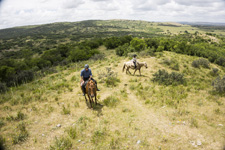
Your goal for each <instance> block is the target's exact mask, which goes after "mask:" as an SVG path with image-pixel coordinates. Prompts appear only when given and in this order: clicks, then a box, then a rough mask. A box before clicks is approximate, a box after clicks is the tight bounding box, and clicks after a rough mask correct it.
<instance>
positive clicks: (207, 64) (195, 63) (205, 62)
mask: <svg viewBox="0 0 225 150" xmlns="http://www.w3.org/2000/svg"><path fill="white" fill-rule="evenodd" d="M191 65H192V66H193V67H195V68H199V67H200V66H202V67H204V68H208V69H209V68H210V62H209V61H208V60H207V59H204V58H200V59H197V60H194V61H193V62H192V64H191Z"/></svg>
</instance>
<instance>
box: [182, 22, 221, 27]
mask: <svg viewBox="0 0 225 150" xmlns="http://www.w3.org/2000/svg"><path fill="white" fill-rule="evenodd" d="M179 23H181V24H187V25H195V26H196V25H199V26H225V23H213V22H179Z"/></svg>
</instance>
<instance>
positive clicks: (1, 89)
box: [0, 82, 8, 93]
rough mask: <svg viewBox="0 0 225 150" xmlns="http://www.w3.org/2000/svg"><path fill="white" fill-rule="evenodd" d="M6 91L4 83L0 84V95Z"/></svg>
mask: <svg viewBox="0 0 225 150" xmlns="http://www.w3.org/2000/svg"><path fill="white" fill-rule="evenodd" d="M7 90H8V88H7V86H6V84H5V83H2V82H0V93H4V92H6V91H7Z"/></svg>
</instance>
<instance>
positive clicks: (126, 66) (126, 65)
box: [123, 61, 148, 75]
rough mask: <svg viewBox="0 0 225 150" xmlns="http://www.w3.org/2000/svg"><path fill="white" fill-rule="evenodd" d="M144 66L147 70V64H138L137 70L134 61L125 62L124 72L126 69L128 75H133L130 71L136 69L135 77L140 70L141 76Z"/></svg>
mask: <svg viewBox="0 0 225 150" xmlns="http://www.w3.org/2000/svg"><path fill="white" fill-rule="evenodd" d="M143 66H145V68H148V66H147V63H146V62H137V67H136V68H135V67H134V63H133V62H132V61H128V62H125V63H124V65H123V72H124V69H125V68H126V73H127V72H129V73H130V74H131V72H130V71H129V69H134V70H135V71H134V74H133V75H135V72H136V71H137V70H139V73H140V75H141V67H143Z"/></svg>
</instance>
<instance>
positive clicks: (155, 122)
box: [118, 65, 204, 149]
mask: <svg viewBox="0 0 225 150" xmlns="http://www.w3.org/2000/svg"><path fill="white" fill-rule="evenodd" d="M119 66H121V65H119ZM144 69H145V68H144ZM118 70H119V69H118ZM118 74H119V77H121V78H122V79H121V81H122V83H121V86H123V85H124V84H127V93H128V101H126V103H127V104H126V105H130V107H131V108H132V110H133V111H134V112H135V113H136V115H137V116H135V120H134V122H133V124H134V125H135V126H136V127H138V128H139V129H141V131H140V134H142V133H144V135H145V136H146V133H145V132H147V133H149V137H145V138H146V140H147V141H148V143H154V144H155V145H161V143H162V141H163V140H165V141H167V140H170V141H171V140H172V141H174V142H176V143H173V142H171V143H169V144H168V143H167V148H169V149H179V148H182V149H192V148H193V146H192V145H191V143H190V141H193V140H197V139H198V140H200V141H204V137H203V135H201V134H200V133H199V131H198V130H197V129H195V128H190V127H189V126H188V125H187V124H186V123H185V124H182V123H181V124H174V123H173V122H171V121H170V120H169V118H168V117H167V116H163V115H162V114H157V112H156V111H155V110H154V109H151V108H148V107H147V106H146V105H145V104H144V102H143V101H142V100H140V99H139V98H138V97H137V96H136V95H135V93H134V91H131V90H130V89H129V84H130V82H129V79H130V78H129V76H130V75H126V73H125V72H124V73H121V71H118ZM121 86H120V87H121ZM162 111H163V108H162ZM159 139H162V141H159ZM183 143H186V144H185V145H183Z"/></svg>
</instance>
